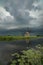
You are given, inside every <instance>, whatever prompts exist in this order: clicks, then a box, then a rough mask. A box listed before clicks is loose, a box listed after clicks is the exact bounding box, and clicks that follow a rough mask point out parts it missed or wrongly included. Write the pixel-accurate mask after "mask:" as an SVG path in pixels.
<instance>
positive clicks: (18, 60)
mask: <svg viewBox="0 0 43 65" xmlns="http://www.w3.org/2000/svg"><path fill="white" fill-rule="evenodd" d="M12 57H13V59H12V60H11V61H10V64H9V65H42V64H41V52H40V51H39V50H34V49H30V50H23V51H21V52H18V53H14V54H12Z"/></svg>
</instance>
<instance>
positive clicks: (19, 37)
mask: <svg viewBox="0 0 43 65" xmlns="http://www.w3.org/2000/svg"><path fill="white" fill-rule="evenodd" d="M39 38H43V36H29V37H27V36H26V37H25V36H0V41H15V40H25V39H30V40H32V39H39Z"/></svg>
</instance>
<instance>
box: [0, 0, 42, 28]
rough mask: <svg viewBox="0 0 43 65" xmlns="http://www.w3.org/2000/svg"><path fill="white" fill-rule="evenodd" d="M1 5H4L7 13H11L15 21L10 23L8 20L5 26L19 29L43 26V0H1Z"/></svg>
mask: <svg viewBox="0 0 43 65" xmlns="http://www.w3.org/2000/svg"><path fill="white" fill-rule="evenodd" d="M0 2H1V4H2V3H3V4H4V5H3V7H4V9H5V10H6V12H9V13H10V15H11V16H13V18H14V20H11V21H10V22H9V19H8V18H7V21H8V22H7V21H6V19H5V20H4V21H5V22H3V24H4V25H2V26H5V24H6V26H8V27H10V26H11V27H12V26H13V27H16V26H17V27H19V26H20V25H21V26H25V25H27V26H30V25H31V26H30V27H35V26H36V27H37V26H41V25H43V21H42V19H41V18H43V15H42V14H43V12H41V11H43V7H42V4H43V2H42V0H0ZM41 21H42V22H41Z"/></svg>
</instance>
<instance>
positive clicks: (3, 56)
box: [0, 39, 43, 65]
mask: <svg viewBox="0 0 43 65" xmlns="http://www.w3.org/2000/svg"><path fill="white" fill-rule="evenodd" d="M38 44H41V45H43V39H34V40H30V42H29V44H27V43H26V41H25V40H17V41H13V42H0V61H2V62H3V65H6V63H7V62H8V61H9V59H10V58H11V53H13V52H17V51H18V50H23V49H26V47H27V46H28V45H29V47H30V48H35V46H36V45H38Z"/></svg>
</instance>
